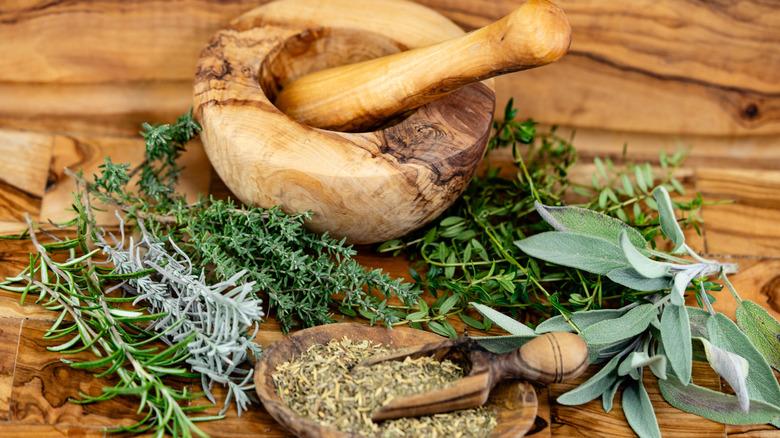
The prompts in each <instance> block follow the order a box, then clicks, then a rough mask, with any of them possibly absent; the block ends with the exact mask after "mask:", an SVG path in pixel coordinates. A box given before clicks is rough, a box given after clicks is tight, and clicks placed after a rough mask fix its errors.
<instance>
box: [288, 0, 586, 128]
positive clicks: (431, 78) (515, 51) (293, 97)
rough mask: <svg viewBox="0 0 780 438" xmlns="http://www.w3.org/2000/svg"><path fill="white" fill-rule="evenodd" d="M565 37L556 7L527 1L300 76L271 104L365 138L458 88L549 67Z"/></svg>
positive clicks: (309, 121)
mask: <svg viewBox="0 0 780 438" xmlns="http://www.w3.org/2000/svg"><path fill="white" fill-rule="evenodd" d="M356 7H357V6H356ZM404 19H405V18H404V17H398V20H404ZM570 38H571V28H570V26H569V22H568V20H567V19H566V16H565V15H564V13H563V11H562V10H561V9H560V8H558V7H557V6H556V5H555V4H553V3H551V2H550V1H548V0H527V1H526V2H525V3H524V4H523V5H522V6H520V7H519V8H518V9H517V10H515V11H514V12H512V13H511V14H509V15H507V16H506V17H504V18H502V19H500V20H498V21H496V22H495V23H493V24H491V25H489V26H486V27H483V28H481V29H479V30H476V31H474V32H472V33H469V34H467V35H464V36H462V37H459V38H455V39H452V40H449V41H444V42H441V43H439V44H435V45H433V46H429V47H423V48H418V49H414V50H408V51H405V52H400V53H396V54H393V55H389V56H385V57H382V58H377V59H373V60H370V61H364V62H360V63H357V64H352V65H345V66H341V67H336V68H331V69H327V70H322V71H319V72H315V73H312V74H309V75H306V76H304V77H301V78H299V79H297V80H294V81H293V82H291V83H289V84H285V85H284V87H283V89H282V91H281V92H280V93H279V95H278V96H277V98H276V102H275V103H276V106H277V107H278V108H279V109H281V110H282V111H284V112H285V113H287V114H288V115H289V116H291V117H292V118H294V119H296V120H298V121H299V122H301V123H304V124H308V125H310V126H315V127H318V128H326V129H333V130H341V131H351V132H357V131H365V130H368V129H372V128H376V127H377V126H379V125H381V124H383V123H384V122H386V121H387V120H388V119H392V118H394V117H397V116H398V115H400V114H401V113H404V112H406V111H409V110H412V109H415V108H418V107H420V106H422V105H425V104H427V103H429V102H432V101H433V100H436V99H438V98H439V97H441V96H443V95H445V94H447V93H450V92H452V91H455V90H457V89H458V88H460V87H462V86H464V85H467V84H470V83H473V82H477V81H481V80H484V79H487V78H490V77H493V76H497V75H501V74H504V73H509V72H514V71H518V70H525V69H529V68H533V67H538V66H541V65H545V64H549V63H551V62H553V61H555V60H557V59H559V58H560V57H561V56H563V55H564V54H565V53H566V51H567V50H568V49H569V43H570Z"/></svg>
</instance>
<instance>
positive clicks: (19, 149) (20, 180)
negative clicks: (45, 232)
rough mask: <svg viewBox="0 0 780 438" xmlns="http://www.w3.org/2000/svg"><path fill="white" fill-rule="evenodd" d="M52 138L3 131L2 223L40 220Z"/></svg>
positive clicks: (0, 164)
mask: <svg viewBox="0 0 780 438" xmlns="http://www.w3.org/2000/svg"><path fill="white" fill-rule="evenodd" d="M51 144H52V142H51V136H48V135H43V134H33V133H26V132H16V131H5V130H0V154H2V156H3V157H4V158H3V160H2V161H0V221H3V222H18V221H21V220H22V218H23V215H24V213H25V212H28V213H30V214H31V215H32V216H33V217H35V218H37V217H38V213H39V211H40V208H41V197H42V196H43V194H44V190H45V188H46V178H47V176H48V171H49V158H50V156H51Z"/></svg>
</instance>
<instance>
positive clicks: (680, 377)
mask: <svg viewBox="0 0 780 438" xmlns="http://www.w3.org/2000/svg"><path fill="white" fill-rule="evenodd" d="M652 193H653V194H654V198H655V201H656V203H657V205H658V207H659V211H660V221H661V230H662V232H663V234H664V236H666V237H667V238H668V239H669V240H670V241H671V242H672V243H673V245H674V249H673V251H672V252H673V253H679V254H684V255H687V256H688V258H684V259H683V258H679V257H678V256H676V255H673V254H668V253H664V252H660V251H656V250H653V249H652V248H650V247H649V245H648V243H647V242H646V241H645V239H644V238H643V237H642V235H641V234H640V233H639V232H638V231H637V230H636V229H635V228H632V227H630V226H628V225H626V224H625V223H624V222H621V221H619V220H617V219H613V218H610V217H608V216H606V215H603V214H600V213H596V212H593V211H591V210H586V209H582V208H577V207H548V206H544V205H541V204H537V210H538V213H539V214H540V216H541V217H543V218H544V219H545V221H546V222H547V223H548V224H549V226H550V227H552V228H553V229H554V231H545V232H542V233H539V234H536V235H534V236H530V237H528V238H525V239H522V240H518V241H517V242H515V245H516V246H517V247H518V248H520V249H521V250H522V251H523V252H525V253H526V254H528V255H530V256H533V257H535V258H538V259H540V260H544V261H545V262H546V263H550V264H553V263H554V264H557V265H563V266H567V267H570V268H575V269H578V270H582V271H585V272H588V273H591V274H596V275H601V276H605V277H606V278H608V279H609V280H610V281H612V282H615V283H617V284H620V285H623V286H625V287H627V288H629V289H633V290H640V291H646V292H649V293H651V294H648V295H646V296H644V297H643V298H642V299H641V300H639V301H636V302H633V303H631V304H629V305H627V306H623V307H621V308H617V309H604V310H591V311H578V312H574V313H563V314H562V315H559V316H556V317H553V318H550V319H548V320H546V321H544V322H542V323H541V324H539V325H538V326H537V327H536V329H535V330H532V329H530V328H529V327H527V326H524V325H523V324H521V323H519V322H517V321H514V320H513V319H512V318H510V317H508V316H506V315H503V314H501V313H499V312H497V311H495V310H493V309H490V308H488V307H485V306H482V305H480V304H476V303H475V304H474V306H475V307H476V308H477V310H478V311H479V312H481V313H482V314H483V315H485V317H487V318H489V319H491V320H492V321H493V322H495V323H496V324H497V325H499V326H501V327H503V328H504V329H506V330H507V331H509V332H510V333H512V335H511V336H501V337H492V338H487V339H484V340H483V341H480V342H482V343H483V345H484V346H485V347H486V348H489V349H491V350H496V349H501V350H509V349H513V348H517V347H518V346H520V345H522V344H523V343H524V342H526V341H527V340H528V339H531V338H533V337H534V336H536V335H538V334H541V333H547V332H550V331H576V332H578V333H579V334H580V335H581V336H582V337H583V338H584V339H585V341H586V342H587V343H588V347H589V351H590V354H591V361H592V362H596V363H602V364H603V365H602V366H601V369H600V371H599V372H598V373H596V374H595V375H594V376H593V377H591V378H590V379H589V380H587V381H586V382H584V383H582V384H581V385H580V386H578V387H577V388H575V389H573V390H571V391H569V392H567V393H565V394H563V395H561V396H560V397H559V398H558V400H557V401H558V403H562V404H567V405H579V404H583V403H587V402H589V401H591V400H594V399H596V398H601V399H602V402H603V406H604V410H605V411H610V410H611V409H612V404H613V398H614V397H615V394H616V392H617V391H618V389H620V388H623V396H622V397H623V398H622V406H623V410H624V413H625V415H626V418H627V420H628V422H629V424H630V425H631V426H632V427H633V429H634V431H635V432H637V434H638V435H639V436H641V437H657V436H660V430H659V428H658V424H657V421H656V418H655V412H654V411H653V407H652V404H651V403H650V398H649V397H648V395H647V391H646V390H645V387H644V383H643V372H644V370H645V369H646V368H647V369H648V370H649V372H651V373H652V374H653V375H655V376H656V377H657V378H658V384H659V387H660V389H661V394H662V395H663V396H664V399H666V401H668V402H669V404H671V405H672V406H675V407H677V408H679V409H681V410H684V411H686V412H691V413H694V414H697V415H700V416H702V417H705V418H708V419H711V420H714V421H718V422H721V423H726V424H760V423H771V424H772V425H774V426H775V427H780V385H778V382H777V380H776V379H775V377H774V374H773V372H772V368H771V367H774V368H776V369H780V361H778V357H777V351H778V348H780V340H779V339H780V338H778V335H780V323H778V322H777V321H776V320H775V319H773V318H772V317H771V316H770V315H769V314H768V313H767V312H766V311H765V310H763V309H762V308H761V307H760V306H758V305H757V304H755V303H752V302H750V301H746V300H742V299H741V298H740V296H739V294H738V292H737V291H736V290H735V289H734V287H733V286H732V285H731V283H730V281H729V280H728V277H727V275H728V274H730V273H733V272H734V271H735V270H736V266H734V265H731V264H723V263H719V262H717V261H714V260H708V259H705V258H703V257H701V256H700V255H699V254H697V253H696V252H695V251H694V250H693V249H691V248H690V247H689V246H688V245H687V244H686V243H685V237H684V234H683V232H682V229H681V228H680V227H679V225H678V222H677V220H676V219H675V216H674V207H673V204H672V202H671V199H670V197H669V194H668V192H667V191H666V189H665V188H664V187H663V186H659V187H657V188H656V189H655V190H653V191H652ZM711 277H718V278H720V280H721V281H723V283H724V284H725V285H726V286H727V288H728V289H729V291H730V292H731V293H732V294H733V295H734V298H735V299H736V300H737V302H738V303H739V307H738V310H737V324H735V323H734V322H732V321H731V320H730V319H729V318H728V317H726V316H725V315H724V314H722V313H718V312H716V311H715V310H714V309H713V308H712V305H711V300H712V297H711V296H710V294H709V292H708V290H707V289H708V288H707V283H708V280H709V279H710V278H711ZM686 294H692V295H695V297H696V299H697V300H698V302H699V303H700V305H701V306H702V307H703V308H699V307H690V306H686V305H685V296H686ZM478 339H479V338H478ZM694 360H700V361H706V362H708V363H709V364H710V366H711V367H712V369H713V370H715V372H717V373H718V374H719V375H720V376H721V377H722V378H723V380H725V381H726V382H727V383H728V384H729V386H730V387H731V388H732V389H733V391H734V394H735V395H729V394H724V393H720V392H716V391H712V390H710V389H707V388H704V387H701V386H699V385H696V384H695V383H693V381H692V380H691V371H692V362H693V361H694Z"/></svg>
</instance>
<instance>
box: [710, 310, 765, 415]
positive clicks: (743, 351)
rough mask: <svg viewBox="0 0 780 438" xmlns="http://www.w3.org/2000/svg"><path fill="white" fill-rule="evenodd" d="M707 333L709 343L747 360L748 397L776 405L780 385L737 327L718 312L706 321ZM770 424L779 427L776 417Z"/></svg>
mask: <svg viewBox="0 0 780 438" xmlns="http://www.w3.org/2000/svg"><path fill="white" fill-rule="evenodd" d="M707 333H708V335H709V336H708V337H707V339H708V340H709V341H710V342H711V343H712V344H713V345H715V346H717V347H720V348H722V349H724V350H726V351H729V352H731V353H734V354H737V355H739V356H742V357H743V358H745V360H747V362H748V366H749V368H750V372H749V373H748V376H747V387H748V394H749V395H750V399H751V400H760V401H765V402H768V403H771V404H773V405H775V406H780V385H778V383H777V380H776V379H775V376H774V374H773V373H772V368H770V367H769V364H768V363H767V362H766V359H764V356H762V355H761V353H759V351H758V350H756V348H755V347H754V346H753V344H752V343H750V339H748V337H747V336H745V334H744V333H742V331H741V330H740V329H739V327H737V325H736V324H734V322H732V321H731V320H730V319H729V318H728V317H727V316H726V315H724V314H722V313H718V314H716V315H713V316H710V318H709V319H708V320H707ZM751 403H752V402H751ZM772 424H773V425H774V426H775V427H780V416H778V417H776V418H775V420H774V421H773V422H772Z"/></svg>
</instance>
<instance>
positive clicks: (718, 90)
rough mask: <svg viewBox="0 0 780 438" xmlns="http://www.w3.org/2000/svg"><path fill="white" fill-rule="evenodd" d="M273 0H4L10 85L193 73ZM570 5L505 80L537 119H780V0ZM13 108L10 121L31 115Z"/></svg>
mask: <svg viewBox="0 0 780 438" xmlns="http://www.w3.org/2000/svg"><path fill="white" fill-rule="evenodd" d="M419 1H420V3H422V4H425V5H427V6H430V7H433V8H435V9H437V10H439V11H440V12H442V13H444V14H445V15H447V16H448V17H450V18H452V19H453V20H455V21H456V22H457V23H459V24H461V25H463V26H465V27H466V28H468V29H473V28H476V27H480V26H484V25H486V24H488V23H490V22H492V21H494V20H496V19H498V18H500V17H502V16H503V15H505V14H507V13H509V12H510V11H511V10H512V9H513V8H515V7H517V5H518V2H517V1H515V0H495V1H494V0H419ZM263 2H264V1H263V0H257V1H248V0H235V1H230V2H220V1H218V0H182V1H178V2H166V1H162V0H142V1H135V2H130V3H124V2H121V1H119V0H106V1H101V2H87V1H68V2H66V1H46V2H44V1H42V0H40V1H25V0H8V1H5V2H3V4H2V5H0V49H1V50H2V53H3V54H4V56H3V59H2V60H0V65H2V66H3V67H4V68H2V69H0V83H2V84H0V96H3V97H4V96H5V95H6V93H12V94H13V95H16V96H18V95H19V94H20V93H19V92H10V91H8V87H11V88H12V87H13V86H15V85H21V86H22V87H27V89H30V88H31V87H30V85H29V84H31V83H34V84H44V83H58V84H62V83H73V82H77V83H82V84H106V83H109V82H111V81H123V82H126V83H127V84H126V85H127V86H128V87H137V86H138V85H137V83H138V82H139V81H142V82H145V81H161V80H163V81H185V82H189V81H190V80H191V77H192V73H193V72H194V67H195V62H196V59H197V55H198V53H199V52H200V50H201V48H202V47H203V45H204V44H205V43H206V41H207V40H208V38H209V37H210V36H211V35H212V34H213V33H214V32H215V31H216V30H217V29H219V28H220V27H222V26H224V25H225V24H227V23H228V22H229V21H230V20H231V19H232V18H234V17H236V16H238V15H239V14H241V13H242V12H245V11H247V10H249V9H252V8H253V7H256V6H257V5H258V4H261V3H263ZM558 3H559V4H560V5H561V6H562V7H563V9H564V10H565V11H566V12H567V15H568V16H569V19H570V21H571V23H572V28H573V34H574V35H575V38H574V42H573V45H572V52H571V53H570V54H569V56H567V57H566V58H565V59H564V60H563V61H562V62H560V63H557V64H555V65H552V66H548V67H545V68H543V69H540V70H538V71H531V72H527V73H524V74H519V75H511V76H510V77H508V78H506V79H502V80H500V81H499V82H498V91H499V95H498V99H499V101H505V100H506V98H508V97H510V96H515V97H516V98H517V101H518V103H519V104H521V105H522V107H523V108H524V110H525V112H527V113H529V114H532V115H533V116H534V117H535V118H537V119H539V120H541V121H544V122H548V123H555V124H562V125H571V126H577V127H594V128H601V129H609V130H623V131H632V132H653V133H667V134H675V135H686V134H705V135H725V136H733V135H739V136H743V135H755V134H760V133H763V134H767V135H768V134H772V133H777V132H778V131H779V130H780V128H779V126H780V121H779V119H780V115H778V99H780V92H779V90H778V84H780V80H779V79H778V78H779V76H780V73H779V72H780V68H778V64H779V63H780V48H779V47H780V45H779V44H778V40H780V30H779V29H780V25H779V24H780V12H779V11H780V9H778V8H776V7H775V6H776V5H775V4H774V2H772V1H765V0H745V1H741V2H738V3H732V2H698V1H695V0H683V1H678V0H662V1H655V2H654V1H649V0H642V1H640V2H639V3H634V2H631V3H624V2H602V1H598V0H561V1H559V2H558ZM367 15H370V14H367ZM373 18H375V17H371V16H369V18H368V19H373ZM73 29H84V31H81V32H74V31H73ZM87 30H88V31H87ZM96 41H98V42H99V43H96ZM44 42H45V43H44ZM87 47H88V48H89V49H90V51H89V55H87V54H86V53H85V48H87ZM31 51H32V53H35V56H29V53H31ZM757 60H760V62H758V61H757ZM177 90H178V91H177V93H179V94H178V97H177V98H176V100H179V101H186V100H187V96H186V94H187V92H186V88H184V87H183V88H177ZM111 94H112V93H111V92H108V94H106V95H105V96H104V97H101V98H99V99H97V100H100V99H110V98H111ZM3 97H0V100H3ZM144 104H145V105H146V108H145V109H141V108H138V109H137V110H136V111H138V113H141V112H146V113H150V114H159V112H156V111H157V110H156V108H158V107H159V102H157V101H155V100H154V99H150V100H148V101H146V102H139V105H144ZM85 105H86V106H85V107H83V111H84V114H90V113H92V114H95V113H97V114H101V113H104V112H105V108H101V107H100V106H98V105H97V104H92V103H88V102H85ZM184 109H186V107H183V108H182V110H184ZM0 114H3V116H0V123H6V125H5V126H15V127H20V126H22V125H21V124H20V123H21V122H20V121H19V119H15V118H14V117H12V116H11V117H10V118H9V114H8V113H6V112H0ZM129 115H130V116H131V117H132V113H129ZM33 117H34V114H31V117H30V118H31V119H33ZM87 120H88V119H87V118H85V119H84V120H81V121H77V120H75V118H73V119H70V120H67V119H60V120H59V122H58V121H57V120H56V119H54V118H48V121H47V120H30V121H31V123H32V124H33V125H36V124H37V125H39V126H40V125H42V124H46V126H48V128H47V129H53V128H54V127H55V126H56V125H57V124H58V123H59V124H65V125H67V126H69V127H70V128H75V127H77V128H79V129H95V128H94V127H90V126H89V123H88V121H87ZM7 123H11V125H8V124H7ZM107 123H121V121H120V120H119V118H116V119H114V120H113V121H109V120H107Z"/></svg>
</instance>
